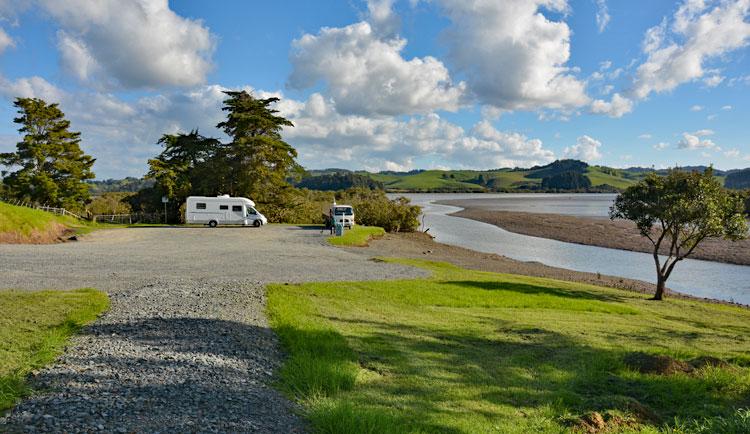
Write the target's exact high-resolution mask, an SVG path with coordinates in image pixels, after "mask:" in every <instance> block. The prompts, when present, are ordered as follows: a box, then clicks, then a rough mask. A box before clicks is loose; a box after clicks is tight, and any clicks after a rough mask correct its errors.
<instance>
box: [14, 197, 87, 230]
mask: <svg viewBox="0 0 750 434" xmlns="http://www.w3.org/2000/svg"><path fill="white" fill-rule="evenodd" d="M53 225H61V226H65V227H73V226H81V225H80V223H78V221H77V220H76V219H75V218H72V217H62V216H56V215H54V214H51V213H48V212H44V211H39V210H36V209H31V208H26V207H22V206H15V205H10V204H7V203H4V202H0V233H10V232H15V233H17V234H19V235H21V236H23V237H29V236H31V235H33V234H34V233H43V232H45V231H47V230H48V229H49V228H50V227H51V226H53Z"/></svg>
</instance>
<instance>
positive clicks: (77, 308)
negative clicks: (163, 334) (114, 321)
mask: <svg viewBox="0 0 750 434" xmlns="http://www.w3.org/2000/svg"><path fill="white" fill-rule="evenodd" d="M108 307H109V299H108V297H107V295H106V294H105V293H104V292H101V291H97V290H94V289H79V290H75V291H14V290H3V291H0V410H5V409H7V408H10V407H11V406H13V404H14V403H15V402H16V401H17V400H18V398H20V397H22V396H23V395H25V394H26V393H27V392H28V388H27V386H26V381H25V379H26V376H27V375H28V374H29V372H31V371H32V370H34V369H37V368H40V367H42V366H44V365H45V364H47V363H49V362H51V361H52V360H54V359H55V357H57V355H58V354H60V353H61V352H62V351H63V349H64V347H65V345H66V343H67V342H68V339H69V338H70V336H71V335H72V334H73V333H75V332H76V331H77V330H78V329H80V328H81V327H82V326H83V325H85V324H87V323H89V322H91V321H93V320H94V319H95V318H96V317H97V316H98V315H99V314H100V313H102V312H104V311H105V310H106V309H107V308H108Z"/></svg>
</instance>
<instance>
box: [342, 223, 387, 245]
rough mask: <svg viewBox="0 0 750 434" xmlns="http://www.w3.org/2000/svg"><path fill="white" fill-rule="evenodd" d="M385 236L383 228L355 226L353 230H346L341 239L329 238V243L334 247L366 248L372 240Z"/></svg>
mask: <svg viewBox="0 0 750 434" xmlns="http://www.w3.org/2000/svg"><path fill="white" fill-rule="evenodd" d="M383 234H385V231H384V230H383V228H378V227H374V226H358V225H355V226H354V228H352V229H346V230H344V235H342V236H340V237H337V236H332V237H328V242H329V243H331V244H333V245H334V246H355V247H364V246H366V245H367V243H368V242H369V241H370V240H371V239H373V238H376V237H380V236H383Z"/></svg>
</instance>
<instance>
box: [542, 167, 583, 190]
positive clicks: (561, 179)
mask: <svg viewBox="0 0 750 434" xmlns="http://www.w3.org/2000/svg"><path fill="white" fill-rule="evenodd" d="M590 187H591V180H590V179H589V177H588V176H586V175H583V174H581V173H578V172H574V171H572V170H571V171H567V172H560V173H557V174H555V175H552V176H547V177H544V178H542V189H544V190H552V189H556V190H585V189H587V188H590Z"/></svg>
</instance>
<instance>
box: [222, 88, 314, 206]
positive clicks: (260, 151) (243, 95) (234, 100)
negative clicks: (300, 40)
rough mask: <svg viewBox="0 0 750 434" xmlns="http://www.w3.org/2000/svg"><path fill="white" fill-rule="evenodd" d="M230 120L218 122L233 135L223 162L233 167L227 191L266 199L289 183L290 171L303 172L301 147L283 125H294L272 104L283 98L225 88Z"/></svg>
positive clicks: (256, 198) (226, 109)
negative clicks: (284, 135) (288, 140)
mask: <svg viewBox="0 0 750 434" xmlns="http://www.w3.org/2000/svg"><path fill="white" fill-rule="evenodd" d="M224 93H226V94H227V95H228V96H229V99H227V100H225V101H224V107H223V108H222V110H224V111H226V112H227V120H226V121H224V122H221V123H219V124H218V125H217V127H218V128H221V129H223V130H224V132H225V133H226V134H227V135H228V136H229V137H230V138H231V139H232V142H231V143H229V144H228V145H227V146H226V151H225V155H224V156H223V157H224V158H223V163H224V164H225V165H226V166H228V167H229V174H228V175H229V176H228V177H227V178H226V180H227V182H228V186H227V189H226V190H225V193H229V194H231V195H233V196H245V197H251V198H253V199H254V200H256V201H259V202H266V201H267V199H268V198H270V197H271V196H274V195H275V194H277V193H278V191H279V190H283V189H284V188H286V187H288V185H289V184H288V183H287V178H288V177H289V175H290V174H299V173H301V171H302V168H301V167H300V166H299V165H298V164H297V162H296V161H295V158H297V151H296V150H295V149H294V148H293V147H292V146H291V145H289V144H288V143H286V142H285V141H283V140H282V138H281V130H282V128H284V127H285V126H286V127H292V126H294V125H293V124H292V123H291V122H290V121H289V120H287V119H285V118H283V117H281V116H277V115H276V113H278V110H274V109H272V108H270V106H272V105H273V104H275V103H276V102H278V101H279V98H266V99H257V98H254V97H253V96H252V95H250V94H249V93H247V92H245V91H240V92H235V91H230V92H224Z"/></svg>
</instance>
